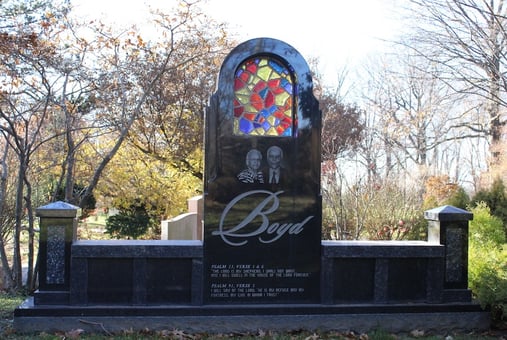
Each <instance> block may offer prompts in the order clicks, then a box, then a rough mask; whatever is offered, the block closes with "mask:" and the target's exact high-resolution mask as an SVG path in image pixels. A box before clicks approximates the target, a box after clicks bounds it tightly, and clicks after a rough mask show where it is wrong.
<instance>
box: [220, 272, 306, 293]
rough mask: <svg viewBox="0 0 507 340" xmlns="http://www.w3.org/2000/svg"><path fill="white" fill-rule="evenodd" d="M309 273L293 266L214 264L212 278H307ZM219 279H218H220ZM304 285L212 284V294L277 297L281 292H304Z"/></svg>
mask: <svg viewBox="0 0 507 340" xmlns="http://www.w3.org/2000/svg"><path fill="white" fill-rule="evenodd" d="M308 276H309V273H302V272H298V271H296V270H295V269H292V268H284V269H281V268H277V269H268V268H265V266H264V265H253V264H236V265H231V264H214V265H212V266H211V278H212V279H213V278H215V279H218V280H219V279H227V280H228V279H237V280H241V279H252V278H253V279H256V278H307V277H308ZM218 280H217V281H218ZM304 291H305V289H304V288H303V287H260V286H259V285H257V284H255V283H242V282H239V283H238V282H235V283H220V282H215V283H212V284H211V296H212V297H215V298H262V297H277V296H279V294H298V293H299V294H300V293H304Z"/></svg>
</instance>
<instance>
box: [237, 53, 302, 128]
mask: <svg viewBox="0 0 507 340" xmlns="http://www.w3.org/2000/svg"><path fill="white" fill-rule="evenodd" d="M293 91H294V86H293V81H292V77H291V73H290V71H289V70H288V69H287V67H285V66H284V65H283V64H282V63H281V62H279V61H278V60H276V59H273V58H269V57H255V58H252V59H249V60H247V61H246V62H244V63H243V64H242V65H241V66H240V67H239V68H238V69H237V71H236V74H235V79H234V134H235V135H257V136H273V137H288V136H292V132H293V125H294V123H295V122H294V118H293V117H294V115H293V112H292V107H293V100H294V99H293Z"/></svg>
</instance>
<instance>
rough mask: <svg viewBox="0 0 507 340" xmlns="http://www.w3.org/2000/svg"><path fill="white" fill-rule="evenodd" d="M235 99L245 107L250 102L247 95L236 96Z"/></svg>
mask: <svg viewBox="0 0 507 340" xmlns="http://www.w3.org/2000/svg"><path fill="white" fill-rule="evenodd" d="M236 99H237V100H238V101H239V102H240V103H241V104H243V105H246V104H248V103H249V102H250V96H248V95H236Z"/></svg>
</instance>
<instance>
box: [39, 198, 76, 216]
mask: <svg viewBox="0 0 507 340" xmlns="http://www.w3.org/2000/svg"><path fill="white" fill-rule="evenodd" d="M78 210H81V209H80V208H79V207H76V206H75V205H72V204H70V203H67V202H62V201H57V202H52V203H49V204H47V205H44V206H42V207H39V208H37V209H35V215H36V216H38V217H72V218H74V217H76V215H77V212H78Z"/></svg>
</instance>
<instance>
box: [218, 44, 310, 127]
mask: <svg viewBox="0 0 507 340" xmlns="http://www.w3.org/2000/svg"><path fill="white" fill-rule="evenodd" d="M256 56H271V57H274V58H277V59H279V60H281V61H283V63H284V64H285V66H286V67H287V68H288V69H289V70H290V72H291V73H292V74H293V75H294V77H295V78H296V89H295V93H296V95H297V96H298V112H297V118H298V129H299V130H302V129H306V128H311V127H314V128H320V110H319V109H318V102H317V100H316V98H315V97H314V95H313V80H312V72H311V71H310V68H309V66H308V64H307V62H306V60H305V59H304V58H303V56H302V55H301V54H300V53H299V52H298V51H297V50H296V49H295V48H294V47H293V46H291V45H289V44H287V43H286V42H283V41H281V40H277V39H273V38H255V39H251V40H247V41H245V42H243V43H241V44H239V45H238V46H236V47H235V48H234V49H233V50H231V52H230V53H229V54H228V55H227V57H226V58H225V59H224V62H223V64H222V67H221V69H220V73H219V75H218V83H217V90H216V92H215V95H214V96H215V98H217V99H218V102H219V112H217V113H218V114H219V116H222V117H224V118H226V119H228V118H231V115H232V112H233V108H232V106H233V97H234V91H233V88H232V86H233V84H234V77H235V73H236V71H237V69H238V67H239V66H240V65H241V64H242V63H243V62H245V61H246V60H247V59H249V58H253V57H256Z"/></svg>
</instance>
